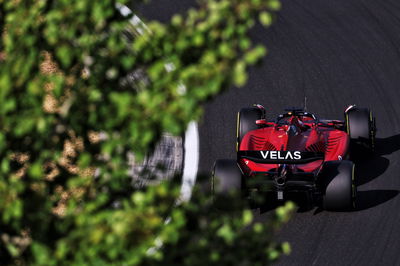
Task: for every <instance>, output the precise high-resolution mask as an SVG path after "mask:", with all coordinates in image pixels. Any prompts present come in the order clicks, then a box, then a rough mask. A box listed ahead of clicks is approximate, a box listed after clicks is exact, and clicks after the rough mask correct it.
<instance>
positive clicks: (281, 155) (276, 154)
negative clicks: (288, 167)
mask: <svg viewBox="0 0 400 266" xmlns="http://www.w3.org/2000/svg"><path fill="white" fill-rule="evenodd" d="M260 153H261V157H262V158H263V159H266V160H301V159H302V157H301V152H299V151H293V152H292V151H260Z"/></svg>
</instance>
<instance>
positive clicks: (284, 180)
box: [211, 104, 376, 210]
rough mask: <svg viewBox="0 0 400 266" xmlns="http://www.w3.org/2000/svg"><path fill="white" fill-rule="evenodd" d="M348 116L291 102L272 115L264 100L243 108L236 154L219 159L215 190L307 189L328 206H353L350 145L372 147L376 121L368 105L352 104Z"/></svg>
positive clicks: (279, 193)
mask: <svg viewBox="0 0 400 266" xmlns="http://www.w3.org/2000/svg"><path fill="white" fill-rule="evenodd" d="M344 117H345V119H344V120H343V121H342V120H325V119H321V120H320V119H318V118H317V117H316V116H315V115H314V114H312V113H308V112H306V111H305V110H303V109H302V108H289V109H285V113H283V114H281V115H279V116H278V117H277V119H276V120H275V121H267V120H266V118H265V109H264V107H263V106H262V105H259V104H257V105H254V106H253V107H251V108H243V109H241V110H240V111H239V113H238V117H237V147H236V148H237V159H236V160H227V159H223V160H217V161H216V162H215V164H214V169H213V174H212V180H211V186H212V191H213V194H214V196H219V195H222V196H223V195H225V196H227V195H228V194H229V195H231V193H232V192H239V194H241V195H249V192H250V191H254V190H256V191H261V192H266V193H269V194H271V192H272V193H274V194H275V196H274V197H275V198H276V199H277V200H284V199H285V198H286V196H285V195H286V194H287V193H292V192H295V193H298V192H305V193H306V195H307V198H308V199H309V200H310V199H311V202H312V203H315V202H322V207H323V208H324V209H326V210H346V209H351V208H353V207H354V204H355V197H356V190H357V189H356V186H355V181H354V164H353V162H352V161H350V160H349V158H350V157H349V155H350V150H353V149H357V150H359V151H360V150H361V151H363V153H364V152H371V151H373V150H374V145H375V134H376V126H375V118H374V116H373V114H372V112H371V111H370V110H369V109H368V108H359V107H357V106H355V105H351V106H349V107H348V108H347V109H346V110H345V112H344ZM352 156H353V155H352Z"/></svg>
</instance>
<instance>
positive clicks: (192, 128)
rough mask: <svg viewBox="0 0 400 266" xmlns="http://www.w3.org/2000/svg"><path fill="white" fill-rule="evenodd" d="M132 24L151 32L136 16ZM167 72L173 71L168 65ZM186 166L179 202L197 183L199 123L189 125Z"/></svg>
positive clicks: (122, 9)
mask: <svg viewBox="0 0 400 266" xmlns="http://www.w3.org/2000/svg"><path fill="white" fill-rule="evenodd" d="M117 8H118V9H119V11H120V12H121V14H122V15H123V16H129V15H131V14H133V13H132V10H131V9H130V8H129V7H127V6H124V5H121V4H118V3H117ZM130 23H131V24H132V25H133V26H135V27H137V29H138V32H139V34H143V33H144V32H143V31H150V30H149V29H148V28H147V26H146V24H144V22H143V21H142V20H141V19H140V18H139V17H138V16H136V15H135V14H133V16H132V18H131V19H130ZM166 69H167V71H171V70H170V69H169V67H168V65H166ZM184 152H185V158H184V166H183V174H182V185H181V192H180V196H179V200H178V202H183V201H188V200H190V198H191V196H192V190H193V186H194V184H195V183H196V177H197V171H198V167H199V130H198V126H197V123H196V122H195V121H192V122H190V123H189V124H188V127H187V129H186V133H185V145H184Z"/></svg>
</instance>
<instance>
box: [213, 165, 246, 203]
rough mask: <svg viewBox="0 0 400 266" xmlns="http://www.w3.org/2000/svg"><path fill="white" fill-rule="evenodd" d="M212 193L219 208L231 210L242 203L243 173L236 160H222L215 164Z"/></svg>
mask: <svg viewBox="0 0 400 266" xmlns="http://www.w3.org/2000/svg"><path fill="white" fill-rule="evenodd" d="M211 191H212V194H213V197H214V202H215V204H216V205H217V207H218V208H223V209H226V208H231V207H232V206H233V205H235V204H236V203H239V202H241V197H242V172H241V171H240V169H239V166H238V165H237V163H236V161H235V160H229V159H220V160H217V161H216V162H215V164H214V169H213V173H212V180H211Z"/></svg>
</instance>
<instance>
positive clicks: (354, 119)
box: [345, 107, 376, 152]
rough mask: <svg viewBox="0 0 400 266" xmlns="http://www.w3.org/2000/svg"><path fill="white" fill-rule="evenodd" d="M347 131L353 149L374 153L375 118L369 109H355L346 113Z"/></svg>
mask: <svg viewBox="0 0 400 266" xmlns="http://www.w3.org/2000/svg"><path fill="white" fill-rule="evenodd" d="M345 117H346V130H347V134H348V135H349V136H350V144H351V146H352V148H353V149H356V150H361V151H364V150H365V149H367V150H368V151H371V152H373V151H374V149H375V134H376V126H375V118H374V117H373V114H372V112H371V110H369V109H368V108H358V107H353V108H351V109H350V110H349V111H347V112H346V113H345Z"/></svg>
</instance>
